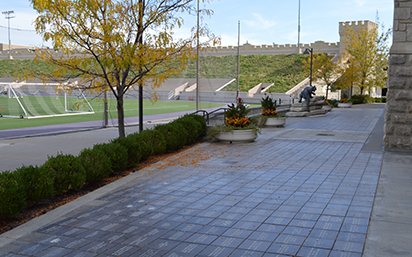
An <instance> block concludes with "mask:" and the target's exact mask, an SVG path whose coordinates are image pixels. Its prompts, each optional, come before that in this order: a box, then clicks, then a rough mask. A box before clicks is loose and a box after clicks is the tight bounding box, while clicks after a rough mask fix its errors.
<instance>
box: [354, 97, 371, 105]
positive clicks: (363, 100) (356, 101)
mask: <svg viewBox="0 0 412 257" xmlns="http://www.w3.org/2000/svg"><path fill="white" fill-rule="evenodd" d="M351 102H352V103H354V104H366V103H373V102H375V100H374V99H373V97H371V96H369V95H353V96H352V97H351Z"/></svg>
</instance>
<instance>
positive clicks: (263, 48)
mask: <svg viewBox="0 0 412 257" xmlns="http://www.w3.org/2000/svg"><path fill="white" fill-rule="evenodd" d="M306 48H313V50H314V52H316V53H321V52H325V53H327V54H330V55H336V54H338V53H339V43H328V42H324V41H316V42H315V43H311V44H300V50H301V51H303V50H304V49H306ZM297 51H298V48H297V44H285V45H278V44H273V45H251V44H249V43H246V44H243V45H241V46H239V53H240V54H241V55H252V54H267V55H275V54H296V53H297ZM236 54H237V46H218V47H213V48H211V49H210V50H208V51H207V52H205V53H203V55H220V56H223V55H236Z"/></svg>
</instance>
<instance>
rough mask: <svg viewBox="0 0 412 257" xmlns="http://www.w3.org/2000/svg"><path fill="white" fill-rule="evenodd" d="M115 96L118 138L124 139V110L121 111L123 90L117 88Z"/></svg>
mask: <svg viewBox="0 0 412 257" xmlns="http://www.w3.org/2000/svg"><path fill="white" fill-rule="evenodd" d="M117 92H118V95H117V123H118V130H119V137H125V135H126V134H125V131H124V109H123V90H122V89H121V87H120V86H119V89H118V91H117Z"/></svg>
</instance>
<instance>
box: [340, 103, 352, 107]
mask: <svg viewBox="0 0 412 257" xmlns="http://www.w3.org/2000/svg"><path fill="white" fill-rule="evenodd" d="M338 107H339V108H351V107H352V103H338Z"/></svg>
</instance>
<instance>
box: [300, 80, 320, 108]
mask: <svg viewBox="0 0 412 257" xmlns="http://www.w3.org/2000/svg"><path fill="white" fill-rule="evenodd" d="M315 91H316V87H315V86H308V87H305V88H304V89H303V90H302V92H300V94H299V103H301V102H302V98H303V99H305V102H306V109H307V110H308V112H310V110H309V103H310V99H311V98H313V97H312V95H316V94H315Z"/></svg>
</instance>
